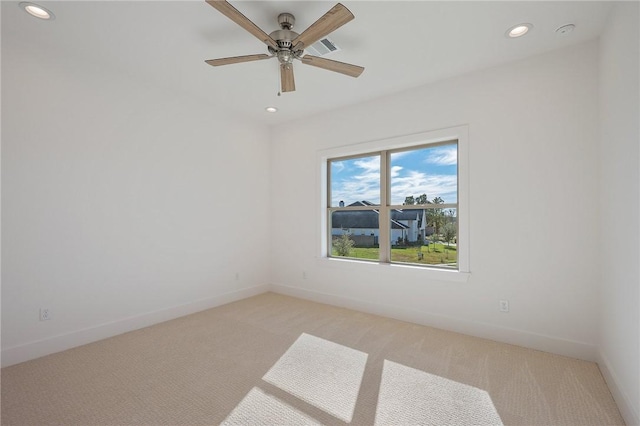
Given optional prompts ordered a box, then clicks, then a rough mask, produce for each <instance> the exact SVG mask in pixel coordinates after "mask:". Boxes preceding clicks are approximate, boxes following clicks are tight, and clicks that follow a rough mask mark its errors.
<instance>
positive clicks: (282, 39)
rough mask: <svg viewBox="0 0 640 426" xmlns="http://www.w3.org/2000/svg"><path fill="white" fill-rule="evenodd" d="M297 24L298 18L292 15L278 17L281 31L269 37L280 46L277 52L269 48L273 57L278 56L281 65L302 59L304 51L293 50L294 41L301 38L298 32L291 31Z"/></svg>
mask: <svg viewBox="0 0 640 426" xmlns="http://www.w3.org/2000/svg"><path fill="white" fill-rule="evenodd" d="M295 22H296V18H295V16H293V15H292V14H290V13H281V14H280V15H278V24H279V25H280V28H281V29H279V30H276V31H273V32H272V33H271V34H269V37H271V38H272V39H274V40H275V41H276V43H277V44H278V49H277V50H276V49H274V48H272V47H271V46H268V49H269V52H270V53H271V54H272V55H276V56H277V57H278V61H279V62H280V63H281V64H291V63H293V60H294V59H295V58H300V57H301V56H302V54H303V50H297V51H294V50H291V48H292V47H293V43H292V41H293V40H295V38H296V37H298V36H299V34H298V33H297V32H295V31H291V29H292V28H293V24H294V23H295Z"/></svg>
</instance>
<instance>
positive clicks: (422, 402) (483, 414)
mask: <svg viewBox="0 0 640 426" xmlns="http://www.w3.org/2000/svg"><path fill="white" fill-rule="evenodd" d="M375 424H376V425H388V424H421V425H471V424H472V425H502V420H501V419H500V416H499V415H498V412H497V411H496V408H495V406H494V405H493V401H492V400H491V397H490V396H489V394H488V393H487V392H486V391H484V390H482V389H478V388H475V387H473V386H469V385H465V384H463V383H458V382H455V381H453V380H449V379H445V378H443V377H440V376H435V375H433V374H429V373H425V372H424V371H420V370H416V369H415V368H411V367H407V366H405V365H402V364H398V363H395V362H392V361H388V360H385V361H384V367H383V370H382V382H381V383H380V393H379V395H378V406H377V409H376V418H375Z"/></svg>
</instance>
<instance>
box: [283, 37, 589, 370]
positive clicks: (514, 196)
mask: <svg viewBox="0 0 640 426" xmlns="http://www.w3.org/2000/svg"><path fill="white" fill-rule="evenodd" d="M597 65H598V63H597V43H596V42H591V43H587V44H583V45H579V46H577V47H573V48H570V49H565V50H560V51H555V52H552V53H549V54H545V55H543V56H538V57H534V58H530V59H527V60H525V61H521V62H517V63H511V64H508V65H504V66H501V67H496V68H492V69H488V70H484V71H481V72H476V73H473V74H470V75H465V76H461V77H458V78H454V79H450V80H447V81H443V82H439V83H436V84H433V85H428V86H425V87H421V88H417V89H415V90H412V91H409V92H404V93H399V94H396V95H393V96H389V97H386V98H383V99H379V100H376V101H372V102H369V103H366V104H361V105H358V106H354V107H351V108H346V109H342V110H337V111H333V112H331V113H328V114H325V115H319V116H316V117H313V118H311V119H306V120H304V121H300V122H296V123H293V124H287V125H286V126H281V127H278V128H276V129H274V132H273V140H274V143H273V150H272V154H271V155H272V157H271V161H272V169H271V170H272V189H271V197H272V212H271V215H272V232H273V235H274V236H275V237H274V238H273V244H272V256H271V265H272V270H271V277H272V284H273V288H274V289H275V290H276V291H280V292H283V293H288V294H292V295H297V296H301V297H307V298H310V299H314V300H319V301H326V302H329V303H334V304H339V305H344V306H349V307H354V308H358V309H363V310H366V311H370V312H376V313H381V314H384V315H388V316H392V317H397V318H402V319H407V320H411V321H417V322H422V323H426V324H432V325H436V326H439V327H443V328H448V329H453V330H458V331H462V332H466V333H472V334H475V335H478V336H486V337H489V338H493V339H496V340H501V341H505V342H512V343H516V344H520V345H524V346H529V347H533V348H538V349H542V350H548V351H552V352H556V353H563V354H567V355H571V356H576V357H581V358H586V359H595V346H594V345H595V343H596V341H597V314H598V308H597V284H598V264H597V261H598V256H599V253H601V250H600V248H599V247H598V226H599V220H598V208H597V204H595V203H596V202H597V201H598V199H599V194H598V189H597V188H598V181H597V170H598V162H597V160H598V146H597V141H598V137H599V127H598V121H597V120H598V108H597V95H598V91H597V68H598V67H597ZM363 77H364V76H363ZM357 85H358V84H357V81H354V90H357ZM458 125H468V126H469V152H470V155H469V163H470V209H471V216H470V239H471V246H470V262H471V264H470V269H471V277H470V278H469V280H468V282H466V283H459V282H445V281H436V280H433V279H430V278H428V276H426V275H425V274H422V273H421V272H422V271H420V270H418V271H416V270H414V269H406V268H405V269H403V268H394V267H388V266H386V267H385V266H379V265H360V264H356V265H353V264H349V263H345V262H340V261H327V260H324V261H323V260H321V259H318V258H317V252H318V250H317V247H318V244H319V238H320V236H319V235H318V234H319V227H318V226H317V225H316V222H317V221H318V217H319V215H320V214H321V210H320V207H319V196H318V193H319V190H318V189H317V188H318V186H319V178H318V173H317V165H316V155H317V151H318V150H323V149H327V148H331V147H337V146H341V145H348V144H355V143H358V142H364V141H373V140H379V139H383V138H389V137H395V136H400V135H407V134H412V133H419V132H424V131H429V130H434V129H441V128H446V127H452V126H458ZM292 230H296V232H292ZM298 230H301V231H298ZM303 272H305V273H306V279H303ZM500 299H508V300H509V302H510V306H511V312H510V313H508V314H504V313H500V312H499V305H498V302H499V300H500Z"/></svg>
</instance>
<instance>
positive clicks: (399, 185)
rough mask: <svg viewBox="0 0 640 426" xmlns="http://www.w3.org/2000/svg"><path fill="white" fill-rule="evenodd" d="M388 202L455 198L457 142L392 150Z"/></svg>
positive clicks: (447, 200) (415, 201)
mask: <svg viewBox="0 0 640 426" xmlns="http://www.w3.org/2000/svg"><path fill="white" fill-rule="evenodd" d="M390 157H391V159H390V164H389V168H390V170H391V176H390V179H391V204H392V205H401V204H427V203H433V202H436V203H457V202H458V145H457V143H455V142H454V143H450V144H446V145H438V146H435V147H426V148H420V149H416V150H411V151H401V152H394V153H391V156H390Z"/></svg>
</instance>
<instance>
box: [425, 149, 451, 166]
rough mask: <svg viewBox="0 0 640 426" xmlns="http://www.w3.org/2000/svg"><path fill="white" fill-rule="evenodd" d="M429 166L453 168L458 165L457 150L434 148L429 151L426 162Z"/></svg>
mask: <svg viewBox="0 0 640 426" xmlns="http://www.w3.org/2000/svg"><path fill="white" fill-rule="evenodd" d="M425 161H426V162H427V163H429V164H437V165H439V166H453V165H456V164H458V150H457V148H456V147H449V146H448V147H443V148H434V149H432V150H430V152H429V155H428V156H427V158H426V160H425Z"/></svg>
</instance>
